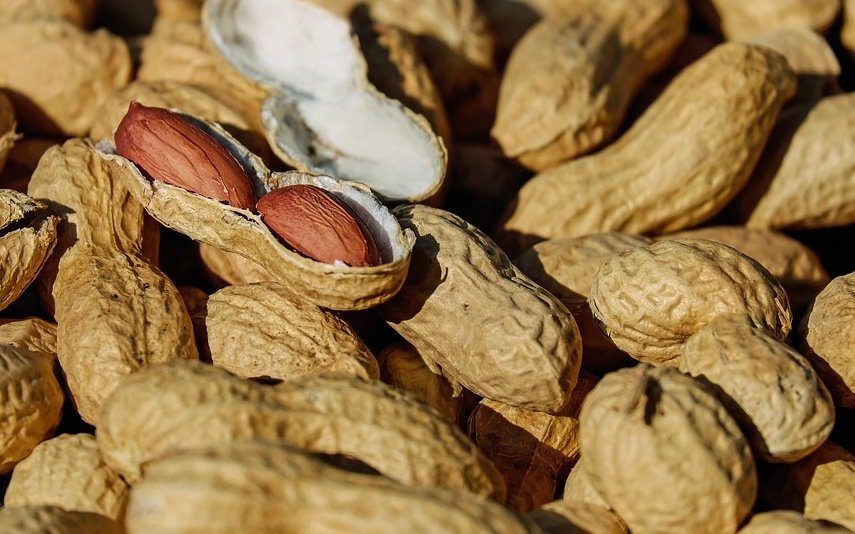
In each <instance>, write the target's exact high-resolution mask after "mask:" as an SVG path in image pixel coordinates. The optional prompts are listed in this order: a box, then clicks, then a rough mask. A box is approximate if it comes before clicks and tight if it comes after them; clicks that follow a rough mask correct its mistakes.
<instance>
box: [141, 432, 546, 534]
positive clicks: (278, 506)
mask: <svg viewBox="0 0 855 534" xmlns="http://www.w3.org/2000/svg"><path fill="white" fill-rule="evenodd" d="M176 503H180V506H176ZM125 524H126V526H127V528H128V532H129V534H135V533H146V532H154V531H156V532H161V533H165V534H166V533H179V532H215V533H227V532H243V531H253V532H293V533H310V532H311V533H314V532H340V531H349V532H434V531H439V532H467V533H468V532H472V533H479V534H480V533H485V534H511V533H514V534H523V533H527V532H531V530H529V528H530V527H528V525H527V523H525V522H524V521H523V520H521V519H520V518H518V517H517V516H515V515H514V514H513V513H511V512H510V511H509V510H507V509H505V508H503V507H501V506H500V505H498V504H496V503H493V502H491V501H489V500H487V499H485V498H483V497H479V496H475V495H471V494H465V493H462V492H457V491H451V490H447V489H438V488H414V487H408V486H404V485H401V484H398V483H396V482H394V481H391V480H388V479H386V478H383V477H376V476H371V475H365V474H359V473H351V472H347V471H343V470H340V469H336V468H334V467H331V466H329V465H327V464H325V463H323V462H321V461H320V460H318V459H317V458H316V457H313V456H311V455H309V454H306V453H305V452H304V451H300V450H298V449H292V448H286V447H279V446H275V445H270V444H264V443H260V442H239V443H232V444H224V445H220V446H217V447H216V448H213V447H212V448H210V449H209V450H200V451H188V452H184V453H178V454H171V455H168V456H165V457H163V458H160V459H157V460H155V461H153V462H151V463H150V464H148V465H146V467H145V470H144V474H143V479H142V481H140V482H139V483H137V484H136V485H135V486H134V487H133V489H132V490H131V496H130V502H129V505H128V513H127V518H126V521H125Z"/></svg>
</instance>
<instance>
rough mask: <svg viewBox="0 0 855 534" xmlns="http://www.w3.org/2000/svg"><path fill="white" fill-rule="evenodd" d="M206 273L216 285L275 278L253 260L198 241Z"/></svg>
mask: <svg viewBox="0 0 855 534" xmlns="http://www.w3.org/2000/svg"><path fill="white" fill-rule="evenodd" d="M199 256H200V259H201V260H202V265H203V266H204V267H205V270H206V274H207V275H208V277H209V278H210V279H211V281H212V283H213V284H214V285H216V286H224V285H241V284H254V283H257V282H273V281H275V280H276V278H275V277H274V276H273V275H272V274H270V273H269V272H267V270H266V269H265V268H264V267H262V266H261V265H259V264H258V263H256V262H254V261H253V260H251V259H249V258H247V257H245V256H241V255H240V254H236V253H234V252H228V251H225V250H222V249H219V248H217V247H213V246H211V245H209V244H207V243H199Z"/></svg>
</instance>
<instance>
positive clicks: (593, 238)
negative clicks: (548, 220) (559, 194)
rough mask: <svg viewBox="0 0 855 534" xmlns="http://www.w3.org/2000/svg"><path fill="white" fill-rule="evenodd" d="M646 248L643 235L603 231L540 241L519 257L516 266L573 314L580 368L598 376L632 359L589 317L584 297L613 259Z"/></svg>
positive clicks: (589, 310)
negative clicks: (577, 328)
mask: <svg viewBox="0 0 855 534" xmlns="http://www.w3.org/2000/svg"><path fill="white" fill-rule="evenodd" d="M649 244H650V240H649V239H647V238H646V237H643V236H636V235H631V234H621V233H618V232H607V233H602V234H591V235H587V236H583V237H577V238H573V239H555V240H549V241H543V242H541V243H538V244H537V245H535V246H533V247H532V248H530V249H528V250H526V251H525V252H523V253H522V254H520V255H519V256H518V257H517V258H516V259H515V260H514V265H516V266H517V267H518V268H519V269H520V270H521V271H522V272H523V273H524V274H525V275H526V276H528V277H529V278H531V279H532V280H533V281H534V282H535V283H536V284H538V285H539V286H541V287H543V288H544V289H546V290H547V291H549V292H550V293H552V294H553V295H555V296H556V297H558V300H560V301H561V303H562V304H564V305H565V306H566V307H567V309H568V310H570V312H571V313H572V314H573V318H574V319H575V320H576V324H577V325H578V326H579V332H580V333H581V334H582V367H583V368H584V369H586V370H588V371H590V372H592V373H595V374H603V373H606V372H608V371H613V370H614V369H616V368H618V367H622V366H624V365H626V364H627V363H630V362H631V361H632V360H631V359H630V358H629V357H628V356H627V354H626V353H625V352H623V351H622V350H620V349H618V348H617V347H616V346H615V344H614V343H613V342H612V341H611V339H609V337H608V336H607V335H606V334H604V333H603V332H602V331H601V330H600V329H599V327H598V326H597V324H596V321H594V317H593V315H591V308H590V307H589V306H588V297H589V296H590V295H591V286H592V285H593V282H594V276H595V275H596V274H597V271H598V270H600V267H602V266H603V265H604V264H605V263H606V261H608V260H609V258H611V257H612V256H613V255H615V254H617V253H619V252H623V251H624V250H628V249H630V248H634V247H643V246H646V245H649Z"/></svg>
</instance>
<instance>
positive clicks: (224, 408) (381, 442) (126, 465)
mask: <svg viewBox="0 0 855 534" xmlns="http://www.w3.org/2000/svg"><path fill="white" fill-rule="evenodd" d="M97 438H98V444H99V446H100V447H101V451H102V453H103V454H104V457H105V459H106V461H107V463H108V464H109V465H111V466H112V467H114V468H116V469H118V470H119V472H120V473H122V475H123V476H124V477H125V479H127V480H129V481H137V480H139V479H140V476H141V469H142V466H143V464H145V463H146V462H148V461H150V460H152V459H154V458H155V457H158V456H161V455H163V454H165V453H168V452H174V451H181V450H195V449H200V448H206V447H209V446H211V444H212V443H217V444H218V445H223V444H225V443H228V442H232V441H237V440H241V439H263V440H268V441H275V442H277V443H285V444H289V445H293V446H295V447H301V448H304V449H306V450H308V451H311V452H315V453H322V454H327V455H344V456H346V457H350V458H355V459H356V460H358V461H360V462H363V463H365V464H367V465H368V466H370V467H372V468H374V469H376V470H377V471H379V472H380V473H381V474H383V475H385V476H388V477H389V478H393V479H395V480H398V481H399V482H402V483H405V484H408V485H414V486H441V487H447V488H452V489H460V490H467V491H470V492H472V493H478V494H481V495H488V496H493V497H495V498H496V499H497V500H499V501H502V500H503V498H504V485H503V482H502V479H501V477H500V476H499V474H498V472H497V471H496V470H495V468H494V467H493V466H492V464H491V463H490V462H489V460H487V459H486V458H484V456H483V455H482V454H481V453H480V452H479V451H478V449H477V447H475V445H474V444H473V443H472V442H470V441H469V440H468V439H467V438H466V436H465V435H463V433H462V432H460V431H459V430H457V428H455V427H454V426H452V425H451V424H450V423H448V422H446V421H445V420H444V419H442V417H441V416H440V415H439V414H438V413H437V412H435V411H433V410H432V409H430V408H429V407H427V406H426V405H424V404H422V403H421V402H419V401H417V400H416V399H414V398H412V397H410V396H408V395H406V394H404V393H401V392H397V391H395V390H394V389H392V388H390V387H388V386H385V385H383V384H381V383H380V382H375V381H367V380H363V379H359V378H356V377H347V376H328V377H307V378H305V379H303V380H299V381H294V382H285V383H283V384H280V385H279V386H277V387H275V388H273V387H270V386H264V385H260V384H256V383H254V382H250V381H248V380H245V379H242V378H238V377H234V376H232V375H230V374H228V373H226V372H225V371H223V370H220V369H217V368H215V367H213V366H209V365H204V364H201V363H195V364H190V363H178V362H176V363H172V364H167V365H160V366H154V367H150V368H148V369H146V370H143V371H141V372H140V373H137V374H136V375H133V376H130V377H128V378H127V379H126V380H125V381H124V382H123V384H122V387H120V388H118V389H116V391H115V392H114V393H113V395H112V396H111V397H110V399H109V400H108V401H107V403H106V404H105V406H104V410H103V411H102V412H101V417H100V419H99V421H98V435H97Z"/></svg>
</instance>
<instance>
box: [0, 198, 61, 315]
mask: <svg viewBox="0 0 855 534" xmlns="http://www.w3.org/2000/svg"><path fill="white" fill-rule="evenodd" d="M57 224H59V218H58V217H56V216H55V215H52V214H50V211H49V210H48V208H47V206H45V205H44V204H42V203H41V202H39V201H37V200H33V199H32V198H30V197H28V196H26V195H24V194H22V193H18V192H16V191H12V190H9V189H0V310H2V309H4V308H6V307H7V306H9V304H11V303H12V302H14V301H15V299H17V298H18V297H19V296H21V293H23V292H24V290H25V289H27V286H29V285H30V283H31V282H32V281H33V280H35V279H36V276H38V274H39V271H41V269H42V267H43V266H44V265H45V261H46V260H47V258H48V257H49V256H50V254H51V252H52V251H53V248H54V246H55V245H56V227H57Z"/></svg>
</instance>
